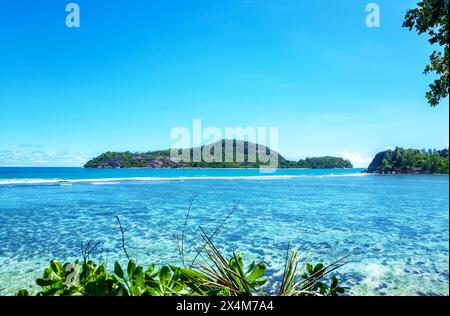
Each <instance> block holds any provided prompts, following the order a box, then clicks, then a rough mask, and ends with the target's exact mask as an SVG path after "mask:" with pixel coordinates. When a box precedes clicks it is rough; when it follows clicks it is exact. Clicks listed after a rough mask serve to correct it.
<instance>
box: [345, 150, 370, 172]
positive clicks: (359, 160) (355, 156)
mask: <svg viewBox="0 0 450 316" xmlns="http://www.w3.org/2000/svg"><path fill="white" fill-rule="evenodd" d="M337 155H338V156H339V157H342V158H344V159H348V160H350V162H351V163H352V164H353V167H355V168H367V167H368V166H369V165H370V163H371V162H372V157H368V156H363V155H362V154H361V153H359V152H358V151H347V150H344V151H341V152H339V153H337Z"/></svg>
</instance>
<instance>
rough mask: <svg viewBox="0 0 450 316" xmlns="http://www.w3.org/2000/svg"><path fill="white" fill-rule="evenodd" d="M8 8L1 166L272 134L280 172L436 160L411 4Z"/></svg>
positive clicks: (2, 22) (29, 4)
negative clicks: (324, 159) (70, 17)
mask: <svg viewBox="0 0 450 316" xmlns="http://www.w3.org/2000/svg"><path fill="white" fill-rule="evenodd" d="M68 2H69V1H21V0H17V1H8V2H3V3H2V4H1V10H0V165H3V166H14V165H39V166H65V165H71V166H72V165H73V166H80V165H82V164H83V163H84V162H85V160H86V159H89V158H91V157H92V156H94V155H97V154H99V153H101V152H103V151H106V150H131V151H144V150H154V149H162V148H168V147H170V146H171V145H172V144H173V142H174V141H173V140H171V139H170V138H169V134H170V131H171V129H172V128H174V127H176V126H186V127H191V126H192V121H193V119H196V118H200V119H201V120H202V124H203V126H204V127H207V126H216V127H219V128H221V129H223V128H225V127H227V126H242V127H246V126H255V127H258V126H267V127H269V126H276V127H278V129H279V151H280V152H281V153H282V154H283V155H284V156H285V157H287V158H291V159H296V158H303V157H305V156H317V155H339V156H344V157H347V158H350V159H352V160H353V161H354V162H355V164H356V165H359V166H366V165H367V164H368V162H370V158H371V157H372V156H373V155H374V154H375V153H376V152H378V151H380V150H383V149H384V148H386V147H395V146H397V145H398V146H404V147H414V148H424V147H425V148H430V147H431V148H444V147H448V142H449V139H448V130H449V121H448V115H449V113H448V103H447V102H445V103H442V104H441V105H439V106H438V107H436V108H431V107H429V106H428V105H427V103H426V101H425V98H424V93H425V92H426V90H427V86H428V84H429V83H430V82H431V80H432V77H430V76H427V77H426V76H424V75H422V71H423V68H424V65H425V64H426V62H427V60H428V55H429V54H430V52H431V50H432V49H431V47H430V46H429V45H428V43H427V41H426V38H425V37H419V36H417V35H416V33H414V32H409V31H408V30H407V29H405V28H402V27H401V24H402V20H403V16H404V13H405V12H406V10H407V9H408V8H412V7H414V6H415V3H416V1H409V0H406V1H389V0H385V1H376V3H377V4H379V6H380V9H381V27H380V28H368V27H366V25H365V18H366V15H367V12H365V6H366V5H367V4H368V3H369V2H370V1H361V0H345V1H344V0H339V1H338V0H333V1H330V0H322V1H319V0H311V1H300V0H258V1H257V0H227V1H206V0H205V1H196V0H193V1H181V0H180V1H175V0H171V1H162V0H161V1H100V0H96V1H93V0H89V1H87V0H80V1H77V3H78V4H79V6H80V17H81V27H80V28H67V27H66V25H65V19H66V15H67V13H66V12H65V6H66V4H67V3H68Z"/></svg>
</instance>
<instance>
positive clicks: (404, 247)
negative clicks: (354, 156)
mask: <svg viewBox="0 0 450 316" xmlns="http://www.w3.org/2000/svg"><path fill="white" fill-rule="evenodd" d="M448 189H449V178H448V176H426V175H424V176H377V175H363V174H361V173H360V170H357V169H354V170H279V171H277V172H276V173H275V174H260V173H259V172H258V170H205V169H191V170H138V169H137V170H110V169H104V170H88V169H81V168H0V201H1V202H0V245H1V246H0V295H7V294H12V293H14V292H15V291H16V290H17V289H19V288H24V287H25V288H30V286H33V285H34V280H35V279H36V277H39V276H40V273H41V271H42V269H43V267H45V266H46V265H47V262H48V260H50V259H52V258H58V259H60V260H71V259H75V258H79V257H80V256H81V251H80V243H81V242H82V241H87V240H89V239H93V240H98V241H102V242H103V246H102V248H101V251H99V252H98V253H96V254H94V257H95V258H99V257H100V256H101V257H102V258H103V259H105V260H107V262H108V266H109V267H110V268H112V266H113V262H114V260H119V261H121V262H125V258H124V255H123V253H122V251H121V247H120V230H119V228H118V225H117V222H116V219H115V216H116V215H118V216H119V217H120V219H121V222H122V225H123V226H124V230H125V238H126V245H127V248H128V252H129V253H130V254H131V255H132V256H133V257H136V258H138V259H139V263H141V264H144V265H146V264H147V263H150V262H156V263H167V262H170V263H177V262H178V255H177V250H176V246H175V242H174V240H173V234H174V233H176V232H177V231H179V227H181V226H182V224H183V221H184V217H185V215H186V210H187V207H188V203H189V198H190V197H191V196H193V195H196V200H195V201H194V204H193V208H192V211H191V215H190V219H189V223H188V227H187V234H188V242H187V251H189V250H192V246H193V245H194V244H195V240H196V239H197V238H198V233H199V229H198V227H199V226H202V227H203V228H205V230H207V231H212V230H213V229H214V228H215V227H216V226H217V225H218V224H219V223H220V222H221V220H222V219H223V218H224V217H225V215H226V214H227V213H228V212H229V210H230V209H231V208H232V207H233V204H234V201H239V207H238V209H237V210H236V211H235V213H234V214H233V216H232V217H231V218H230V219H229V220H228V221H227V223H226V225H225V227H224V229H223V230H221V231H220V233H219V234H218V236H217V237H216V238H215V241H216V243H217V244H218V245H219V248H221V249H222V250H223V251H224V252H225V253H228V254H229V253H231V252H232V251H234V250H236V251H238V252H242V253H245V254H246V258H247V259H249V260H250V259H256V260H263V261H265V262H266V263H267V265H268V267H269V274H273V273H274V275H275V277H274V280H273V281H275V282H276V281H277V280H278V279H279V277H280V272H281V270H282V266H283V264H284V259H285V253H286V247H287V245H288V243H291V245H293V246H296V247H297V248H298V249H299V251H300V253H301V254H302V256H303V258H305V260H306V259H310V260H312V261H323V262H325V263H330V262H331V261H333V260H334V259H337V258H340V257H342V256H344V255H347V254H351V259H352V262H351V263H349V264H348V265H347V266H345V267H343V268H342V269H340V270H339V273H338V275H339V276H340V277H341V279H343V280H344V285H346V286H349V287H350V293H349V294H356V295H426V294H443V295H448V294H449V193H448ZM99 259H100V258H99ZM278 271H279V272H278ZM273 290H274V289H271V288H267V291H268V292H270V291H273Z"/></svg>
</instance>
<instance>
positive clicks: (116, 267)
mask: <svg viewBox="0 0 450 316" xmlns="http://www.w3.org/2000/svg"><path fill="white" fill-rule="evenodd" d="M114 273H115V274H116V275H117V276H118V277H119V278H121V279H123V277H124V275H123V270H122V267H121V266H120V264H119V263H118V262H117V261H116V263H115V264H114Z"/></svg>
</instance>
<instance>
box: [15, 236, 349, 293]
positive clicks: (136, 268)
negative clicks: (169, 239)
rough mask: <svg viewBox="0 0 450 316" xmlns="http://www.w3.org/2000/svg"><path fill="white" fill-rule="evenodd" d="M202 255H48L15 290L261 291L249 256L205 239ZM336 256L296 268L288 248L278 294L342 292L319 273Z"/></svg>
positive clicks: (257, 268) (258, 267) (258, 268)
mask: <svg viewBox="0 0 450 316" xmlns="http://www.w3.org/2000/svg"><path fill="white" fill-rule="evenodd" d="M201 256H202V257H204V258H205V259H206V260H204V261H203V262H202V263H198V264H196V265H195V267H190V268H187V267H183V266H175V265H164V266H161V267H158V268H157V267H156V266H155V265H154V264H151V265H150V266H149V267H147V268H144V267H142V266H140V265H138V264H137V263H136V261H134V260H129V261H128V265H127V267H126V269H124V268H123V267H122V266H121V265H120V264H119V263H118V262H116V263H115V264H114V272H109V271H108V270H107V268H106V265H105V263H99V264H97V263H94V262H93V261H92V260H89V259H88V258H86V259H85V260H82V261H81V262H79V261H75V262H74V263H65V264H61V263H60V262H59V261H57V260H51V261H50V265H49V267H48V268H46V269H45V270H44V273H43V275H42V278H40V279H37V280H36V283H37V285H38V286H40V288H41V289H40V290H39V291H38V292H37V293H30V292H28V290H20V291H19V292H18V293H17V294H16V295H18V296H29V295H36V296H77V295H80V296H253V295H265V292H264V290H263V286H264V285H266V283H267V279H266V278H264V276H265V273H266V265H265V264H264V263H263V262H260V263H255V262H252V263H251V264H250V265H248V266H245V264H244V261H243V256H242V255H237V254H235V253H233V255H232V256H231V258H224V257H223V256H222V254H221V253H220V252H219V251H218V250H217V248H216V247H215V246H214V245H213V244H212V243H211V242H207V245H205V246H204V247H203V253H202V254H201ZM340 262H342V260H339V261H338V262H335V263H333V264H331V265H329V266H327V267H325V266H324V265H323V264H320V263H319V264H316V265H312V264H309V263H307V264H306V265H305V267H304V270H302V269H299V268H298V261H297V253H296V251H295V250H292V251H290V255H289V256H288V258H287V260H286V266H285V271H284V275H283V280H282V283H281V285H280V287H279V291H278V295H280V296H311V295H330V296H337V295H340V294H343V293H344V292H345V289H344V288H343V287H341V286H339V281H338V280H337V278H336V277H332V278H331V279H330V284H327V283H326V282H324V277H325V276H326V275H327V274H328V273H330V272H332V271H334V270H335V269H337V268H339V267H340V266H342V265H343V264H344V263H340Z"/></svg>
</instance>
